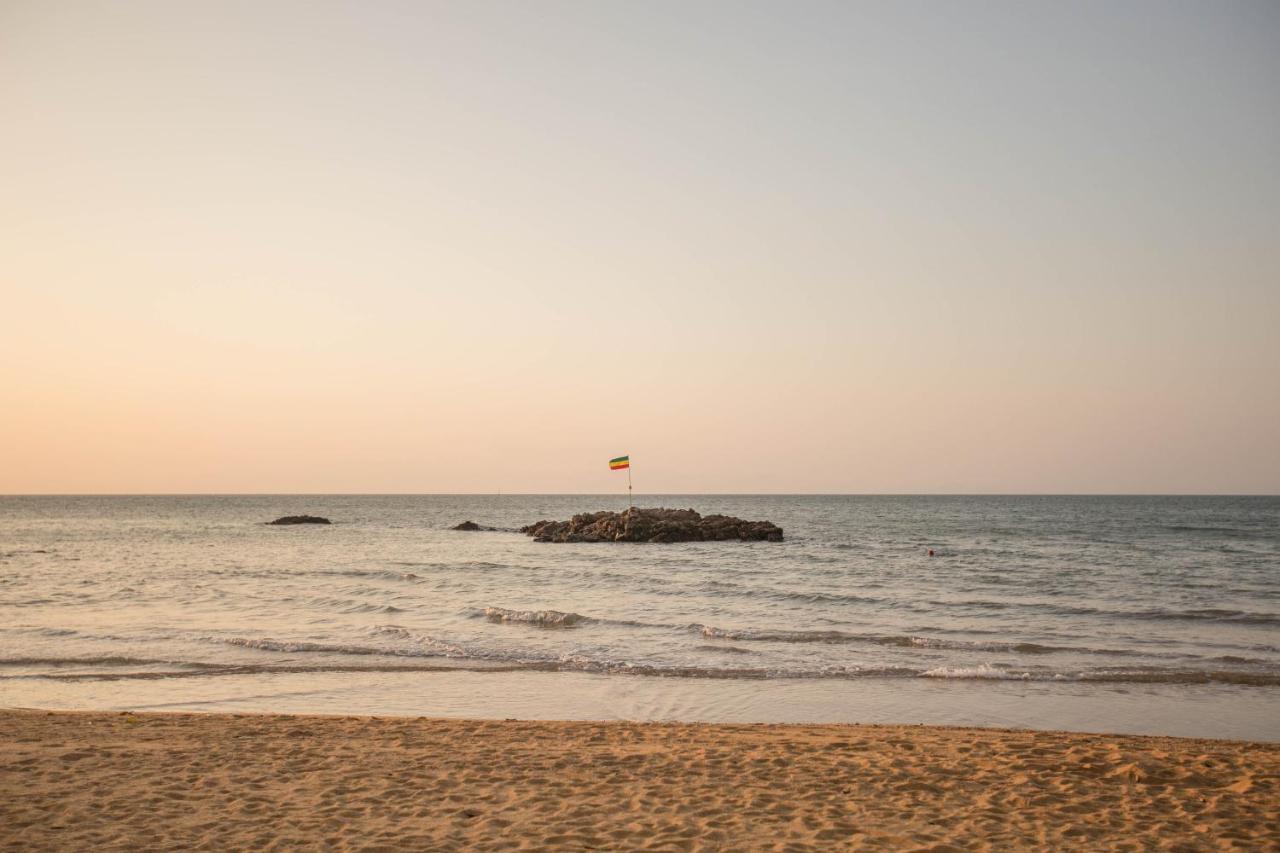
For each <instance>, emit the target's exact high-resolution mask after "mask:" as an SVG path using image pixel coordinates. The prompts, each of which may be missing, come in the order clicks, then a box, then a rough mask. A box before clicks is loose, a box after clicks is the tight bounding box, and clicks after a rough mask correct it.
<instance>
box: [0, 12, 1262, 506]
mask: <svg viewBox="0 0 1280 853" xmlns="http://www.w3.org/2000/svg"><path fill="white" fill-rule="evenodd" d="M1277 91H1280V4H1276V3H1274V2H1267V3H1237V2H1224V3H1215V4H1209V3H1172V2H1162V3H1155V2H1125V3H1022V2H1020V3H940V2H939V3H896V2H895V3H881V4H869V3H862V4H859V3H830V4H827V3H632V4H621V3H587V2H581V3H542V2H539V3H514V2H511V3H481V2H466V3H461V2H460V3H422V2H414V3H387V2H381V3H323V2H305V3H303V2H298V3H285V2H271V3H264V2H252V3H248V2H246V3H224V2H219V3H202V4H197V3H181V2H155V3H147V2H121V3H112V2H98V3H86V2H67V3H56V4H53V3H43V2H13V0H0V127H3V128H4V129H5V130H4V133H3V134H0V186H3V187H4V192H3V193H0V288H2V289H3V297H4V299H3V302H4V304H5V306H6V308H7V310H6V311H5V315H6V316H5V319H4V325H3V331H4V333H3V334H2V335H0V389H3V393H4V398H5V400H6V403H7V405H6V414H5V417H4V418H3V420H0V492H39V491H53V492H63V491H107V492H131V491H184V492H200V491H285V492H288V491H412V492H418V491H425V492H431V491H482V492H484V491H496V490H498V489H502V490H505V491H603V490H608V489H611V488H614V487H616V485H617V476H618V475H612V474H610V473H609V472H608V471H607V469H606V467H605V464H604V463H605V461H606V460H607V459H608V458H609V457H611V456H614V455H617V454H619V453H626V452H630V453H631V454H632V455H633V457H635V458H636V470H635V473H636V481H637V488H638V489H643V490H646V491H655V492H657V491H691V492H698V491H745V492H757V491H798V492H814V491H833V492H893V491H906V492H1269V493H1274V492H1277V491H1280V441H1278V440H1277V439H1276V435H1277V434H1280V379H1278V377H1280V331H1278V328H1277V327H1278V326H1280V98H1277V97H1276V94H1275V93H1276V92H1277Z"/></svg>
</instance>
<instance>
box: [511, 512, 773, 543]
mask: <svg viewBox="0 0 1280 853" xmlns="http://www.w3.org/2000/svg"><path fill="white" fill-rule="evenodd" d="M520 532H521V533H526V534H528V535H529V536H532V537H533V538H534V539H535V540H536V541H538V542H722V541H730V540H739V541H752V540H755V541H759V540H767V541H769V542H781V541H782V528H781V527H779V526H778V525H776V524H774V523H773V522H771V521H744V520H743V519H741V518H733V517H732V516H728V515H706V516H704V515H700V514H698V513H697V512H695V511H694V510H692V509H666V508H660V509H640V508H638V507H632V508H630V509H628V510H627V511H626V512H584V513H579V514H578V515H575V516H574V517H573V518H571V519H569V520H568V521H539V522H537V523H536V524H530V525H529V526H527V527H522V528H520Z"/></svg>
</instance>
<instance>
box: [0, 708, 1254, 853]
mask: <svg viewBox="0 0 1280 853" xmlns="http://www.w3.org/2000/svg"><path fill="white" fill-rule="evenodd" d="M0 750H2V752H0V847H3V848H4V849H21V850H91V849H99V848H104V847H130V848H139V849H157V848H164V849H189V848H194V849H229V848H236V849H272V848H275V847H282V848H291V847H310V848H316V847H324V848H326V849H336V850H344V849H356V848H358V849H366V850H371V849H388V850H389V849H463V848H480V849H489V848H528V849H546V848H563V849H587V848H592V849H648V848H654V849H671V850H683V849H719V848H723V849H726V850H748V849H804V848H824V849H830V848H844V847H862V846H868V847H891V848H906V849H911V848H934V849H946V847H947V845H954V846H956V847H963V848H973V847H979V848H980V847H983V846H991V847H998V848H1009V847H1018V848H1027V847H1035V848H1045V847H1063V846H1072V847H1088V848H1095V847H1099V846H1121V847H1132V848H1135V849H1136V848H1138V847H1166V848H1180V849H1191V848H1200V847H1213V848H1218V847H1233V846H1234V847H1240V848H1248V849H1275V848H1276V847H1277V846H1278V845H1280V792H1278V787H1280V744H1258V743H1240V742H1230V741H1211V740H1192V739H1181V738H1159V737H1132V736H1113V735H1083V734H1071V733H1064V732H1031V731H1005V730H986V729H951V728H929V727H920V726H847V725H704V724H682V723H625V722H622V723H592V722H520V721H505V722H503V721H483V720H443V719H417V718H368V717H310V716H272V715H261V716H259V715H215V714H209V715H204V714H136V715H135V714H120V713H63V712H58V713H53V712H45V711H4V712H0Z"/></svg>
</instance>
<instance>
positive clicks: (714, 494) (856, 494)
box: [0, 492, 1280, 498]
mask: <svg viewBox="0 0 1280 853" xmlns="http://www.w3.org/2000/svg"><path fill="white" fill-rule="evenodd" d="M644 494H648V495H650V496H652V497H836V498H838V497H848V498H855V497H863V498H874V497H917V498H942V497H955V498H977V497H986V498H1036V497H1039V498H1071V497H1078V498H1088V497H1093V498H1104V497H1105V498H1274V497H1280V492H646V493H644ZM219 497H223V498H246V497H330V498H339V497H362V498H383V497H422V498H426V497H437V498H457V497H584V498H590V497H602V498H617V497H621V495H619V494H618V493H616V492H2V493H0V498H219Z"/></svg>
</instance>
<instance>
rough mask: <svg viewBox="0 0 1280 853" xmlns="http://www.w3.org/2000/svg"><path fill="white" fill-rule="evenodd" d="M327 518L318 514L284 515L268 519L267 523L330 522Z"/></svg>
mask: <svg viewBox="0 0 1280 853" xmlns="http://www.w3.org/2000/svg"><path fill="white" fill-rule="evenodd" d="M332 523H333V522H331V521H329V519H327V518H321V517H320V516H318V515H286V516H284V517H282V518H277V519H276V520H275V521H268V522H267V524H332Z"/></svg>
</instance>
